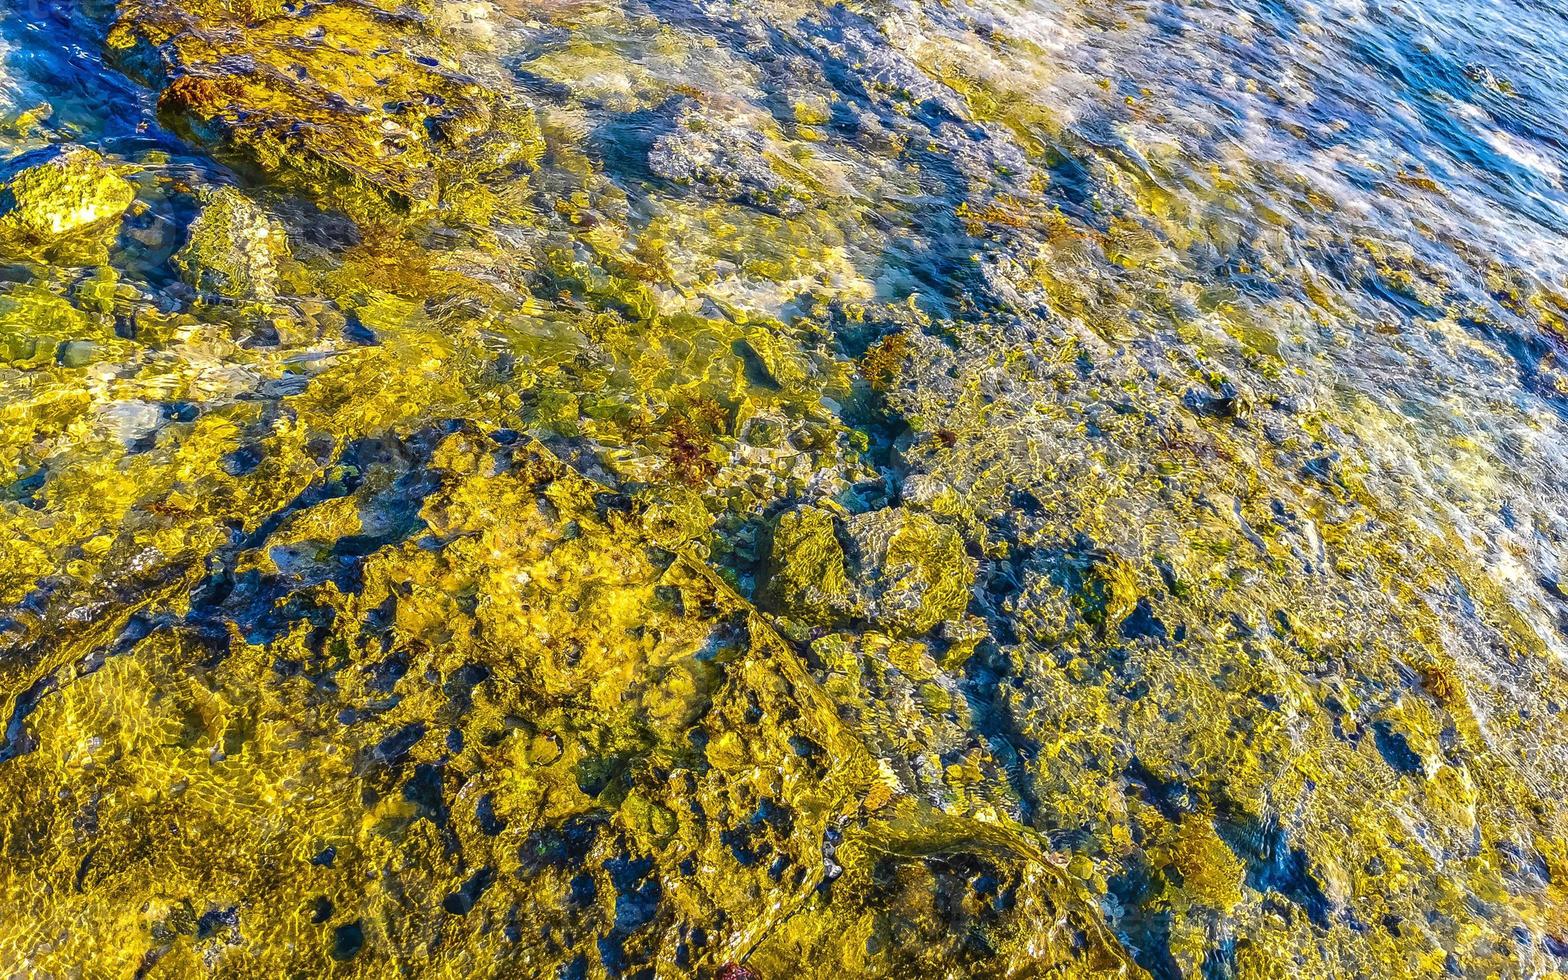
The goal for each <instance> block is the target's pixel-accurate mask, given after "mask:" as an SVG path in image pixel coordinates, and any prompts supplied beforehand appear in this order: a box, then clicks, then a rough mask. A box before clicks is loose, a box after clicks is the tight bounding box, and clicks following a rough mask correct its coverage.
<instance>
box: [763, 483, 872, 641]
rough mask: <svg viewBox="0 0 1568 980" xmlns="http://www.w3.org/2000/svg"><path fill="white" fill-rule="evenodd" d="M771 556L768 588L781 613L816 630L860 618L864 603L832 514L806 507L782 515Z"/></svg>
mask: <svg viewBox="0 0 1568 980" xmlns="http://www.w3.org/2000/svg"><path fill="white" fill-rule="evenodd" d="M769 555H770V557H769V561H768V571H767V582H766V584H765V585H764V587H763V588H764V592H765V594H766V595H767V597H768V601H769V602H770V603H772V604H774V607H775V608H777V609H778V610H779V611H780V612H781V613H783V614H784V615H786V616H789V617H791V618H793V619H798V620H800V621H802V622H803V623H806V624H809V625H816V626H830V625H832V624H833V623H834V622H835V621H839V622H845V621H848V620H849V619H850V618H852V617H853V616H854V615H855V613H856V611H857V608H858V606H859V602H858V601H857V597H856V595H855V592H854V588H853V587H852V586H851V585H850V581H849V573H848V569H847V564H846V562H847V559H846V558H845V555H844V547H843V545H842V544H841V543H840V542H839V539H838V531H837V529H836V526H835V522H834V519H833V514H832V513H831V512H830V511H827V510H824V509H822V508H818V507H806V508H801V509H799V510H792V511H789V512H787V513H785V514H783V515H781V516H780V517H779V519H778V522H777V524H776V525H775V527H774V528H773V536H772V541H771V544H770V552H769Z"/></svg>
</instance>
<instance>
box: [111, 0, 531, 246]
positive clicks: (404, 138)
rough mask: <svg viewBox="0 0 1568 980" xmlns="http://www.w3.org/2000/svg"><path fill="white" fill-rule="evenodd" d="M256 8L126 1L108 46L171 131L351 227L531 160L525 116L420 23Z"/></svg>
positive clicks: (363, 12)
mask: <svg viewBox="0 0 1568 980" xmlns="http://www.w3.org/2000/svg"><path fill="white" fill-rule="evenodd" d="M241 6H244V5H241ZM250 7H251V9H248V10H246V9H236V5H233V4H230V3H225V2H212V0H205V2H191V3H183V4H167V3H162V2H158V0H128V2H126V3H123V4H121V5H120V18H119V20H118V22H117V23H116V26H115V28H114V30H113V32H112V33H111V35H110V38H109V47H110V50H111V53H112V55H113V57H114V58H115V60H116V62H117V63H118V64H119V65H120V66H121V67H122V68H124V69H125V70H126V71H127V72H129V73H131V74H132V75H134V76H136V77H138V78H140V79H142V80H144V81H146V82H148V83H150V84H154V85H156V86H158V87H159V88H161V90H162V94H161V96H160V98H159V104H158V107H159V113H160V115H161V116H162V117H163V119H164V120H165V121H166V122H167V123H168V124H169V125H171V126H172V127H173V128H175V129H176V130H178V131H180V132H181V133H183V134H186V135H188V136H190V137H192V138H194V139H196V140H198V141H201V142H206V143H212V144H215V145H217V146H218V147H219V148H221V149H222V150H223V151H225V152H226V153H227V154H228V155H229V156H230V157H232V158H234V159H236V160H237V161H238V162H240V163H242V164H243V165H246V166H248V167H254V168H256V169H259V170H261V171H263V172H265V173H267V174H269V175H272V176H275V177H277V178H279V179H282V180H285V181H286V182H288V183H289V184H291V185H293V186H294V187H295V188H296V189H299V190H302V191H306V192H308V193H313V194H323V195H324V196H326V197H327V198H328V199H329V200H330V201H332V203H334V204H336V205H338V206H341V207H343V208H345V209H347V210H349V211H350V213H351V214H353V215H354V216H356V217H359V218H384V217H385V215H386V212H387V210H388V209H389V207H390V208H391V209H392V210H394V211H410V212H414V211H419V210H422V209H425V208H428V207H430V206H433V205H436V204H439V203H442V202H443V199H444V195H445V193H446V192H447V191H448V190H449V189H456V188H458V187H460V186H462V185H464V184H465V182H466V181H469V180H472V179H473V178H475V177H477V176H480V175H483V174H489V173H494V172H495V171H498V170H500V169H502V168H507V167H513V166H521V167H524V168H529V167H532V166H533V165H535V164H537V162H538V161H539V158H540V156H541V155H542V153H543V149H544V146H543V141H542V139H541V136H540V133H539V127H538V123H537V122H536V121H535V119H534V117H533V113H532V111H531V110H530V109H529V108H528V107H527V106H526V105H516V104H513V102H512V101H509V100H508V99H506V98H504V97H503V96H502V95H501V94H500V93H497V92H496V91H494V90H492V89H491V88H489V87H487V86H486V85H485V84H483V83H482V82H480V81H479V80H478V79H476V78H474V77H472V76H469V75H467V74H465V73H464V72H462V71H461V70H460V67H459V61H460V57H459V54H460V52H459V50H458V48H457V47H456V46H454V45H452V44H450V43H449V39H447V38H446V37H444V35H443V34H442V33H441V32H440V31H438V30H435V29H433V28H432V25H431V24H430V23H429V22H427V21H426V20H424V19H423V18H420V17H417V16H415V15H413V14H411V13H408V12H406V11H385V10H378V9H376V8H375V7H374V6H372V5H370V4H364V5H361V4H320V5H315V4H313V5H308V6H307V7H305V8H303V9H302V10H301V11H300V12H299V13H298V14H294V15H287V16H273V14H276V11H274V10H271V9H270V7H271V5H270V4H259V5H258V4H252V5H250ZM371 52H375V55H374V56H371V54H370V53H371Z"/></svg>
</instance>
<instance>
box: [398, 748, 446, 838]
mask: <svg viewBox="0 0 1568 980" xmlns="http://www.w3.org/2000/svg"><path fill="white" fill-rule="evenodd" d="M444 770H445V767H444V766H440V765H437V764H435V763H431V762H422V763H420V764H419V765H417V766H415V767H414V775H412V776H410V777H409V779H408V782H406V783H404V784H403V799H404V800H406V801H407V802H409V803H412V804H414V806H415V808H416V809H417V811H418V813H419V816H421V817H424V818H425V819H426V820H429V821H430V822H431V823H434V824H435V825H436V826H437V827H445V826H446V825H447V817H448V814H447V806H446V797H445V794H444V793H443V791H442V774H443V772H444Z"/></svg>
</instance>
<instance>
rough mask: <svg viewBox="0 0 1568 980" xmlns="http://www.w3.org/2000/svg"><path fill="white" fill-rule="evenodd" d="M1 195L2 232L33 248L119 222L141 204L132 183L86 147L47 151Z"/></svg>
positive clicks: (22, 170)
mask: <svg viewBox="0 0 1568 980" xmlns="http://www.w3.org/2000/svg"><path fill="white" fill-rule="evenodd" d="M48 154H49V155H48V156H47V158H45V159H42V160H40V161H39V162H37V163H32V164H29V165H27V166H24V167H22V168H20V169H19V170H17V171H16V172H15V173H13V174H12V175H11V177H10V178H9V179H8V180H6V182H5V184H4V187H3V191H0V231H4V232H6V233H8V234H10V235H14V236H17V237H20V238H23V239H26V240H28V241H32V242H48V241H50V240H52V239H55V238H59V237H61V236H63V235H69V234H71V233H73V232H77V231H81V230H83V229H87V228H92V227H94V226H97V225H101V224H105V223H107V222H109V221H115V220H118V219H119V217H120V216H121V215H123V214H124V213H125V210H126V208H129V207H130V206H131V201H133V200H134V199H135V198H136V191H135V190H134V189H133V188H132V187H131V185H130V182H129V181H127V180H126V179H125V178H124V177H121V176H120V175H119V174H118V173H116V172H115V170H114V168H113V167H111V166H110V165H109V164H108V163H107V162H106V161H105V160H104V158H103V157H101V156H99V155H98V154H97V153H95V152H94V151H92V150H89V149H87V148H86V147H83V146H72V147H65V148H62V149H57V150H50V151H48Z"/></svg>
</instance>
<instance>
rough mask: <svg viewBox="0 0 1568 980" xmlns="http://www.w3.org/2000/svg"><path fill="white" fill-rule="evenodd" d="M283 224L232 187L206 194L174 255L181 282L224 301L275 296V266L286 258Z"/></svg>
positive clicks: (286, 237)
mask: <svg viewBox="0 0 1568 980" xmlns="http://www.w3.org/2000/svg"><path fill="white" fill-rule="evenodd" d="M288 255H289V245H288V236H287V234H286V233H285V232H284V230H283V226H282V225H281V224H280V223H279V222H278V221H277V220H276V219H275V218H273V217H272V216H271V215H269V214H267V212H265V211H263V210H262V209H261V207H260V206H258V205H257V204H256V203H255V202H253V201H251V200H250V198H248V197H246V196H245V195H244V194H241V193H240V192H239V191H237V190H235V189H234V188H232V187H220V188H218V189H217V190H216V191H213V192H212V193H211V194H209V195H208V197H207V201H206V205H205V206H204V207H203V208H202V212H201V214H199V215H197V217H196V220H195V221H193V222H191V227H190V232H189V235H188V237H187V239H186V242H185V246H184V247H183V248H181V249H180V250H179V251H178V252H177V253H175V256H174V264H175V265H176V266H178V267H179V270H180V273H181V275H182V276H183V277H184V279H185V281H186V282H188V283H190V284H191V285H192V286H195V287H196V288H197V289H200V290H203V291H205V292H209V293H216V294H217V295H219V296H224V297H227V298H229V299H255V300H262V301H267V300H271V299H275V298H276V297H277V280H278V267H279V265H280V263H282V262H283V261H284V260H286V259H287V258H288Z"/></svg>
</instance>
